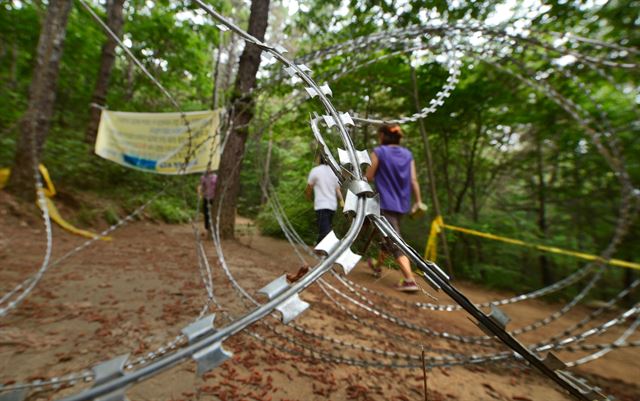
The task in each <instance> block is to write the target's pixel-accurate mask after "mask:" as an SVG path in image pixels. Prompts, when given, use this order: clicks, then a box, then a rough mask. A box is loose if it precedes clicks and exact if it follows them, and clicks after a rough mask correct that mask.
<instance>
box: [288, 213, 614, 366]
mask: <svg viewBox="0 0 640 401" xmlns="http://www.w3.org/2000/svg"><path fill="white" fill-rule="evenodd" d="M279 221H280V220H279ZM280 224H281V228H282V229H283V231H288V229H287V228H286V227H285V226H284V225H282V223H280ZM294 231H295V230H294ZM285 235H286V234H285ZM287 237H288V238H290V236H289V235H287ZM292 245H293V244H292ZM333 274H334V275H336V273H333ZM338 278H340V277H338ZM323 284H324V283H321V285H323ZM332 289H333V290H334V291H335V290H336V289H335V288H332ZM624 292H625V291H623V293H624ZM619 296H622V294H619ZM614 300H615V298H614ZM594 317H595V316H594ZM403 357H404V356H403Z"/></svg>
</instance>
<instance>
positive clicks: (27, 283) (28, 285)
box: [0, 0, 208, 318]
mask: <svg viewBox="0 0 640 401" xmlns="http://www.w3.org/2000/svg"><path fill="white" fill-rule="evenodd" d="M79 1H80V4H81V5H82V6H83V7H84V8H85V9H86V10H87V11H88V12H89V14H90V15H91V17H92V18H93V19H94V20H95V21H96V22H97V23H98V24H99V25H100V26H101V27H102V28H103V29H104V30H105V32H106V33H107V34H108V35H109V36H110V37H111V38H112V39H113V40H114V41H116V43H117V44H118V45H119V46H120V47H121V48H122V49H123V50H124V51H125V53H126V54H127V55H128V56H129V57H130V58H131V59H132V60H133V61H134V63H135V64H136V65H137V67H138V68H140V69H141V70H142V71H143V73H144V74H145V75H146V76H147V77H148V78H149V79H150V80H151V81H152V82H153V83H154V84H155V85H156V86H157V87H158V88H159V89H160V90H161V92H162V93H163V94H164V95H165V96H166V97H167V98H168V99H169V100H170V102H171V103H172V104H173V106H174V107H176V108H177V109H178V110H179V112H180V116H181V118H182V119H183V121H184V123H185V126H186V128H187V131H188V134H189V141H188V145H187V152H186V159H185V161H184V163H183V166H182V167H181V170H182V169H186V168H187V166H188V162H189V159H190V157H191V154H192V152H194V151H195V149H192V132H191V127H190V125H189V122H188V120H187V119H186V114H185V113H184V112H182V111H181V107H180V105H179V103H178V102H177V101H176V99H175V98H174V97H173V96H172V95H171V94H170V93H169V91H167V90H166V89H165V88H164V86H162V84H161V83H160V82H159V81H158V80H157V79H156V78H155V77H154V76H153V75H151V73H149V71H148V70H147V69H146V68H145V67H144V65H143V64H142V63H141V62H140V61H139V60H138V59H137V58H136V57H135V55H133V53H131V51H130V50H129V49H128V48H127V47H126V46H125V45H124V43H122V41H120V39H119V38H118V36H117V35H116V34H115V33H114V32H113V31H112V30H111V29H110V28H109V27H108V26H107V25H106V24H105V23H104V22H103V21H102V19H100V17H98V15H97V14H96V13H95V12H94V11H93V9H91V7H90V6H89V5H88V4H87V3H85V2H84V0H79ZM32 124H35V123H33V122H32ZM207 138H208V137H207ZM32 141H33V142H34V143H33V144H32V149H33V150H34V152H35V149H36V147H35V146H34V145H35V138H34V137H32ZM33 159H34V160H33V167H34V174H35V176H34V178H35V183H36V193H37V198H38V204H39V206H40V209H41V210H42V214H43V220H44V223H45V231H46V236H47V245H46V250H45V256H44V258H43V262H42V264H41V267H40V268H39V270H38V271H37V273H36V274H35V275H33V276H32V277H29V278H28V279H25V280H24V281H23V282H22V283H20V284H19V285H18V286H16V287H14V289H13V290H10V291H9V292H8V293H6V294H5V295H4V296H3V297H2V298H1V299H0V305H1V304H2V303H4V302H7V301H8V299H10V297H11V296H13V295H14V294H15V293H17V292H18V291H20V289H21V288H25V289H24V291H23V292H22V294H20V295H19V296H18V297H16V299H15V300H13V301H11V302H9V303H8V305H7V306H6V307H2V308H0V318H2V317H4V316H6V314H7V313H8V312H9V311H11V310H12V309H15V308H16V307H17V306H18V305H19V304H20V303H21V302H22V301H23V300H24V299H25V298H26V297H28V296H29V295H30V293H31V291H32V290H33V289H34V288H35V286H36V285H37V284H38V283H39V281H40V280H41V279H42V277H43V276H44V273H45V272H46V271H47V270H48V268H49V267H50V266H49V261H50V258H51V252H52V248H53V232H52V228H51V220H50V218H49V209H48V205H47V202H46V199H45V198H44V193H43V186H42V180H41V178H40V172H39V168H38V160H37V157H36V155H35V153H33ZM165 189H166V187H165V188H162V189H161V190H160V191H159V192H158V194H156V196H154V197H153V199H155V197H157V196H158V195H159V194H160V193H162V192H164V190H165ZM149 203H150V202H147V203H146V204H145V205H143V206H144V207H142V209H140V210H138V209H136V211H134V213H135V214H137V213H136V212H138V213H139V212H140V211H142V210H144V208H145V207H146V206H147V205H148V204H149ZM132 215H133V213H132V214H130V215H129V216H127V217H131V216H132ZM124 221H125V220H119V221H118V222H117V223H116V224H114V225H112V226H111V227H109V228H108V229H107V230H105V231H103V232H101V233H100V234H98V235H97V236H96V237H94V238H92V239H91V240H89V241H87V242H85V244H83V245H84V246H81V247H78V248H76V249H77V250H76V252H77V251H78V250H80V249H84V248H85V247H86V246H89V245H90V244H92V243H93V242H95V241H97V240H98V239H99V238H100V237H103V236H105V235H106V234H108V233H110V232H112V231H113V230H115V229H116V228H118V227H119V226H120V225H123V224H124ZM119 223H123V224H119ZM68 256H70V255H68V254H67V255H64V256H63V257H62V258H61V259H59V260H58V261H61V260H64V259H66V257H68ZM58 261H56V262H58ZM55 264H56V263H55V262H54V264H53V265H55Z"/></svg>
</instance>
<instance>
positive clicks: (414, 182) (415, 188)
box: [411, 160, 422, 203]
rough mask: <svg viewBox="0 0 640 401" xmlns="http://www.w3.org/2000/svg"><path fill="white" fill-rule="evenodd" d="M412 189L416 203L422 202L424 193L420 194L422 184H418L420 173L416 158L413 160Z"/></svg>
mask: <svg viewBox="0 0 640 401" xmlns="http://www.w3.org/2000/svg"><path fill="white" fill-rule="evenodd" d="M411 189H412V190H413V196H414V198H415V203H422V195H420V184H418V174H417V173H416V162H415V160H412V161H411Z"/></svg>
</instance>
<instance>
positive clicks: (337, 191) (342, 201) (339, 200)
mask: <svg viewBox="0 0 640 401" xmlns="http://www.w3.org/2000/svg"><path fill="white" fill-rule="evenodd" d="M336 197H337V198H338V203H339V204H340V206H343V205H344V199H343V198H342V192H340V186H336Z"/></svg>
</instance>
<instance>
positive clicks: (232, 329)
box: [69, 2, 364, 400]
mask: <svg viewBox="0 0 640 401" xmlns="http://www.w3.org/2000/svg"><path fill="white" fill-rule="evenodd" d="M198 3H199V4H200V5H201V6H202V7H203V8H204V9H205V11H207V12H208V13H209V14H211V15H214V16H216V15H217V13H215V11H213V10H210V9H208V8H206V6H205V5H204V4H201V2H198ZM218 20H219V21H221V22H223V23H224V24H225V25H227V26H228V27H229V28H231V29H232V30H235V31H239V32H238V33H241V36H243V37H244V38H245V40H249V41H251V42H253V43H256V44H261V42H259V41H257V40H256V39H255V38H252V37H250V35H247V34H246V33H244V32H243V31H241V30H239V28H237V27H235V26H234V25H233V24H232V23H230V22H228V21H226V20H225V19H224V18H222V17H219V18H218ZM272 53H273V54H274V55H276V56H279V54H278V53H277V52H273V51H272ZM280 58H281V59H282V60H281V61H283V60H284V61H286V60H285V59H284V58H283V57H282V56H280ZM289 64H290V63H289ZM298 70H299V69H298ZM298 73H300V75H302V77H303V80H306V81H307V82H308V83H309V82H311V83H312V81H311V79H310V78H308V77H307V76H306V75H305V74H304V73H302V72H301V71H298ZM305 78H306V79H305ZM314 85H315V84H314ZM320 98H321V101H322V103H323V105H324V106H325V108H326V109H327V111H329V112H330V114H332V115H333V116H334V118H335V117H337V113H336V111H335V109H333V106H332V105H331V104H330V103H329V102H328V100H327V99H326V98H325V97H324V96H322V95H321V96H320ZM336 120H337V122H338V129H339V131H340V132H341V135H342V137H343V140H344V141H345V144H346V146H347V148H348V150H349V153H350V158H351V160H352V161H353V162H354V163H353V164H354V165H357V163H355V160H356V157H355V152H354V150H353V145H352V144H351V142H350V138H349V137H348V135H347V134H346V131H345V129H344V127H343V126H342V124H341V121H340V119H336ZM354 173H355V174H354V175H355V177H356V178H360V177H361V176H360V172H359V171H357V170H356V171H355V172H354ZM363 205H364V202H363V200H362V199H360V200H359V201H358V208H357V210H358V211H357V214H356V219H354V221H353V224H352V226H351V228H350V229H349V231H348V232H347V235H346V236H345V238H344V239H343V240H342V241H340V243H339V244H338V246H337V248H336V249H335V251H334V253H332V254H330V255H328V257H327V259H325V260H324V261H323V262H322V263H320V264H319V265H318V268H317V269H316V271H314V272H313V273H315V275H316V276H317V277H313V276H314V274H313V273H312V274H311V275H310V277H309V278H308V279H306V280H301V281H300V282H299V283H296V284H295V285H294V286H292V287H291V288H290V289H289V290H286V291H285V292H284V294H281V295H280V296H278V297H276V298H274V299H273V300H271V301H269V302H268V303H267V304H264V305H263V306H262V307H260V308H257V309H256V310H254V311H253V312H252V313H250V314H248V315H245V316H244V317H243V318H241V319H240V320H239V321H236V322H234V323H233V324H231V325H229V326H227V327H225V328H223V329H221V330H219V331H218V332H216V333H215V334H214V335H212V336H210V337H207V338H205V339H202V340H200V341H198V342H197V343H194V344H192V345H190V346H188V347H186V348H185V349H182V350H179V351H177V352H176V353H174V354H172V355H170V356H167V357H165V358H162V359H161V360H158V361H156V362H154V363H153V364H152V365H148V366H146V367H143V368H142V369H139V370H137V371H135V372H132V373H131V374H129V375H125V376H124V377H121V378H118V379H114V380H112V381H109V382H107V383H104V384H102V385H99V386H96V387H94V388H93V389H91V390H88V391H86V392H85V393H82V394H79V395H77V396H72V397H70V398H69V399H70V400H71V399H74V400H75V399H78V400H79V399H87V398H91V397H93V396H97V395H101V394H104V393H106V392H109V391H112V390H114V389H117V388H120V386H122V385H125V384H126V383H130V382H132V381H137V380H139V379H142V378H144V377H146V376H147V375H151V374H155V373H156V372H158V371H160V370H163V369H166V368H167V367H169V366H172V365H173V364H175V363H178V362H179V361H181V360H182V359H184V358H185V357H186V356H188V355H189V353H190V352H195V351H196V350H198V349H201V348H202V347H203V346H206V345H208V344H209V343H211V341H213V340H215V339H220V338H221V337H223V336H229V335H233V334H235V333H236V332H237V331H240V330H241V329H242V328H244V327H246V326H247V325H248V324H251V323H253V322H254V321H256V320H259V319H260V318H262V317H264V316H265V315H266V314H268V313H269V310H272V309H273V308H274V307H275V306H276V305H277V304H279V303H281V302H283V301H284V300H285V299H287V298H288V296H289V295H290V294H293V293H295V292H296V290H302V289H304V288H306V287H307V286H308V285H310V284H311V282H313V281H314V280H315V279H317V278H318V277H319V276H320V275H321V274H322V273H324V271H326V270H328V268H330V267H331V264H332V263H333V261H334V260H335V259H336V258H337V257H338V255H339V254H340V253H341V252H342V251H343V250H344V249H346V247H347V246H348V244H349V243H351V241H352V240H353V239H354V238H355V235H357V232H358V231H359V229H360V226H361V225H362V222H363V221H364V214H363ZM212 337H213V338H212ZM225 338H226V337H225Z"/></svg>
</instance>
